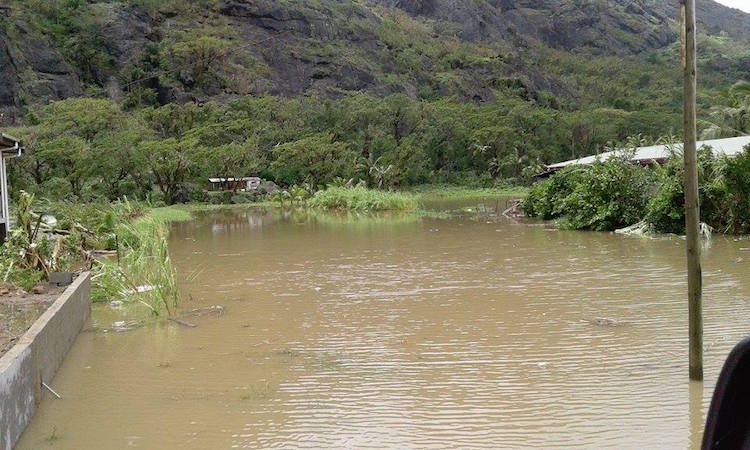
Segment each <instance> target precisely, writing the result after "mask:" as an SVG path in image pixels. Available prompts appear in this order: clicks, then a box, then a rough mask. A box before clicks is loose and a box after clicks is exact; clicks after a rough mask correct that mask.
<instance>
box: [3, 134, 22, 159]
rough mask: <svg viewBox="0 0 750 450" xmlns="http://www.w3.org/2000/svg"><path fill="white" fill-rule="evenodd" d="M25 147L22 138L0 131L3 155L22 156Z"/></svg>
mask: <svg viewBox="0 0 750 450" xmlns="http://www.w3.org/2000/svg"><path fill="white" fill-rule="evenodd" d="M23 151H24V148H23V143H22V142H21V141H20V139H16V138H14V137H13V136H11V135H9V134H5V133H0V152H2V155H3V157H13V156H21V154H23Z"/></svg>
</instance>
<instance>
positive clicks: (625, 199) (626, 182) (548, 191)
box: [523, 159, 656, 231]
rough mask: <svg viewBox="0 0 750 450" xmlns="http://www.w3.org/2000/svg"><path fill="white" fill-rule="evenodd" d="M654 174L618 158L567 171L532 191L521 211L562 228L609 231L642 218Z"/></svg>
mask: <svg viewBox="0 0 750 450" xmlns="http://www.w3.org/2000/svg"><path fill="white" fill-rule="evenodd" d="M655 187H656V176H655V173H654V172H653V171H652V170H650V169H647V168H643V167H640V166H636V165H633V164H630V163H629V162H626V161H624V160H621V159H612V160H609V161H606V162H596V163H594V164H592V165H590V166H574V167H570V168H567V169H565V170H563V171H561V172H559V173H557V174H555V175H553V176H552V177H550V178H549V179H548V180H545V181H544V182H542V183H539V184H537V185H536V186H534V188H532V190H531V193H530V194H529V197H528V198H527V199H526V200H525V202H524V204H523V209H524V211H525V212H526V213H527V214H529V215H531V216H533V217H539V218H542V219H562V220H561V224H562V225H563V226H565V227H566V228H572V229H576V230H594V231H612V230H615V229H618V228H622V227H625V226H628V225H632V224H634V223H636V222H639V221H640V220H642V219H643V217H644V216H645V214H646V208H647V205H648V202H649V199H650V197H651V195H652V193H653V191H654V189H655Z"/></svg>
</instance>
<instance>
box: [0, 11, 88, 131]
mask: <svg viewBox="0 0 750 450" xmlns="http://www.w3.org/2000/svg"><path fill="white" fill-rule="evenodd" d="M18 30H19V35H20V39H18V38H16V39H12V38H11V37H9V36H8V34H6V33H5V32H4V30H0V124H7V123H12V122H13V121H14V119H15V116H16V113H17V109H16V107H17V106H18V105H19V103H20V102H21V97H22V96H26V97H29V98H31V99H34V100H41V101H46V100H55V99H63V98H67V97H72V96H76V95H80V94H81V92H82V91H81V86H80V83H79V81H78V75H77V74H76V73H75V72H74V71H73V69H72V68H71V67H70V65H68V63H67V62H66V61H65V59H64V58H63V57H62V56H61V54H60V53H59V52H58V51H57V50H56V49H55V47H54V46H53V45H52V43H51V42H49V41H47V40H45V39H43V38H31V37H30V36H28V35H27V33H26V31H25V29H24V28H23V26H20V27H18ZM29 74H30V75H31V76H29ZM22 75H24V76H25V78H22Z"/></svg>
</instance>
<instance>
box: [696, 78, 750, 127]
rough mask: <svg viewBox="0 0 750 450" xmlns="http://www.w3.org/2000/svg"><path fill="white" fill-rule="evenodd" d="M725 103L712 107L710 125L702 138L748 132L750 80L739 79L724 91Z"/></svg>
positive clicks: (749, 122) (749, 120)
mask: <svg viewBox="0 0 750 450" xmlns="http://www.w3.org/2000/svg"><path fill="white" fill-rule="evenodd" d="M726 97H727V105H726V106H719V107H715V108H712V110H711V113H710V115H711V119H712V121H713V122H712V123H711V125H710V126H709V127H708V128H706V129H705V130H704V131H703V132H702V133H701V137H702V138H703V139H717V138H722V137H734V136H745V135H748V134H750V82H747V81H739V82H737V83H735V84H734V85H733V86H732V87H730V88H729V90H728V91H727V93H726Z"/></svg>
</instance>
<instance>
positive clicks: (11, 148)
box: [0, 133, 24, 243]
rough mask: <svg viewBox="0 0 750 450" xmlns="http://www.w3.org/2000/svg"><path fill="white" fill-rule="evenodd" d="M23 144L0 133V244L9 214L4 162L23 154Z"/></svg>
mask: <svg viewBox="0 0 750 450" xmlns="http://www.w3.org/2000/svg"><path fill="white" fill-rule="evenodd" d="M23 150H24V148H23V144H22V143H21V141H20V140H18V139H16V138H14V137H13V136H10V135H7V134H5V133H0V197H2V198H1V199H0V243H3V242H5V237H6V236H7V235H8V228H9V222H10V213H9V211H8V175H7V171H6V170H5V164H6V163H5V161H6V159H8V158H14V157H16V156H21V155H22V154H23Z"/></svg>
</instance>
